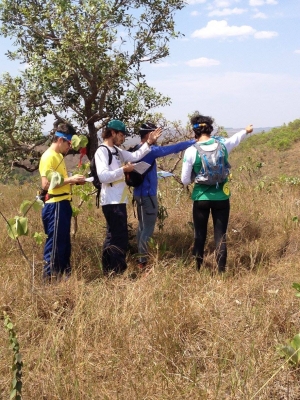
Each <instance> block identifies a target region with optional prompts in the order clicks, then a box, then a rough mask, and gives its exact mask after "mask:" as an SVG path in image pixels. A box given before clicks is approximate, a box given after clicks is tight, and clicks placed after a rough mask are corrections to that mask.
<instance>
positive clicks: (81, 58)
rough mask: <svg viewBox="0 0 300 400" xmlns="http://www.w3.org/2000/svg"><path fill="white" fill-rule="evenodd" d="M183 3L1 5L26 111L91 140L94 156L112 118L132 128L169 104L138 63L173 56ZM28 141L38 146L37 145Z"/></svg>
mask: <svg viewBox="0 0 300 400" xmlns="http://www.w3.org/2000/svg"><path fill="white" fill-rule="evenodd" d="M184 5H185V1H180V0H152V1H149V0H135V1H123V0H105V1H103V0H51V1H50V0H43V1H40V0H0V20H1V23H2V27H1V31H2V34H3V35H4V36H6V37H10V38H12V39H13V40H14V44H15V46H16V50H15V51H14V52H11V51H9V52H8V57H9V58H10V59H12V60H17V59H18V60H20V61H21V62H22V63H25V64H26V65H27V68H26V69H25V71H24V72H23V73H22V77H21V78H20V82H23V85H25V86H26V87H27V88H28V91H27V92H26V93H27V94H28V95H29V98H28V101H27V104H26V108H22V112H23V113H25V114H26V116H27V115H30V113H31V115H34V117H37V121H39V122H37V123H41V122H40V121H41V120H42V119H43V118H44V116H46V115H48V114H53V116H54V117H55V119H61V120H68V121H70V122H71V123H72V124H73V125H75V126H76V128H77V129H78V131H79V132H80V133H84V134H86V135H87V136H88V138H89V145H88V149H87V150H88V151H87V154H88V157H89V158H91V157H92V155H93V154H94V152H95V150H96V148H97V146H98V138H97V132H98V131H99V130H100V129H101V128H102V127H103V126H105V124H106V123H107V122H108V120H109V119H111V118H119V119H123V120H124V121H127V123H128V124H129V125H130V126H131V127H132V128H134V126H136V125H137V124H138V123H140V121H142V120H143V119H145V118H146V115H147V113H149V112H150V110H151V109H152V108H154V107H157V106H163V105H167V104H168V103H169V98H167V97H165V96H163V95H162V94H160V93H157V92H156V91H155V90H154V89H153V88H151V87H150V86H149V85H148V84H147V82H146V79H145V76H144V74H143V73H142V70H141V65H142V63H145V62H150V63H155V62H157V61H159V60H161V59H163V58H164V57H166V56H168V54H169V46H168V44H169V41H170V39H171V38H175V37H178V35H179V33H178V32H176V31H175V23H174V14H175V12H176V11H178V10H180V9H182V8H183V7H184ZM29 129H31V127H29V126H28V127H27V130H29ZM11 135H13V137H14V136H15V132H13V133H12V134H11ZM30 135H31V137H32V139H34V140H32V141H33V142H35V139H38V137H37V138H35V137H34V135H33V133H31V132H30ZM13 137H12V136H11V138H10V140H11V145H12V142H13V140H12V139H13Z"/></svg>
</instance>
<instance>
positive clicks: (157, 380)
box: [0, 143, 300, 400]
mask: <svg viewBox="0 0 300 400" xmlns="http://www.w3.org/2000/svg"><path fill="white" fill-rule="evenodd" d="M298 160H299V146H298V145H297V143H296V144H294V145H293V147H292V148H291V149H289V150H286V151H284V152H279V151H277V150H274V149H273V150H272V149H269V150H266V149H260V148H259V147H255V146H253V147H252V148H250V149H249V147H248V148H246V149H243V148H242V146H241V147H240V148H238V149H236V150H235V151H234V152H233V153H232V155H231V159H230V161H231V164H232V181H231V189H232V197H231V218H230V224H229V229H228V253H229V254H228V270H227V272H226V273H225V274H224V275H222V276H220V275H218V274H216V273H215V263H214V255H213V251H214V247H213V236H212V228H211V225H210V229H209V236H208V241H207V246H206V250H207V251H206V255H205V264H204V267H203V268H202V269H201V270H200V272H197V271H196V270H195V268H194V260H193V258H192V257H191V245H192V241H193V230H192V225H191V221H192V217H191V209H192V202H191V200H190V198H189V194H188V193H187V192H186V191H185V190H183V189H182V188H181V187H180V185H179V184H178V183H177V182H176V181H175V180H174V179H167V180H165V181H161V182H160V191H161V193H162V204H163V206H164V207H166V208H167V210H168V217H167V218H166V220H165V221H164V228H163V230H162V231H159V230H158V229H157V231H156V232H155V236H154V238H153V243H152V245H151V262H150V264H151V267H152V268H151V271H150V273H149V274H147V275H142V276H136V277H135V278H134V274H133V273H134V267H135V257H134V253H135V251H136V250H135V240H134V231H135V228H136V225H137V221H136V219H135V217H134V213H133V209H132V207H131V205H130V204H129V206H128V211H129V222H130V224H131V225H132V234H133V237H132V239H131V249H130V252H129V253H128V265H129V268H128V272H126V273H125V275H124V276H120V277H115V278H111V279H108V278H104V277H103V276H102V272H101V262H100V260H101V246H102V240H103V237H104V232H105V223H104V218H103V216H102V212H101V209H100V210H98V209H96V208H95V207H94V199H93V207H92V208H88V207H85V206H83V207H82V211H81V213H80V215H79V217H78V231H77V234H76V236H75V237H74V238H73V252H72V265H73V275H72V277H71V279H69V280H68V281H66V282H60V283H53V284H50V285H49V284H48V285H45V284H43V282H42V280H41V271H42V247H41V246H38V245H37V244H35V242H34V241H33V239H32V238H31V237H30V236H28V237H21V238H20V242H21V244H22V246H23V248H24V250H25V253H26V255H27V256H28V258H29V260H30V263H31V264H32V266H34V268H33V267H32V266H30V265H29V264H28V263H27V262H26V260H24V258H23V257H22V256H21V254H20V251H19V248H18V246H17V243H16V242H14V241H13V240H11V239H10V238H8V236H7V234H6V226H5V222H4V220H3V219H1V222H0V257H1V264H0V307H1V308H0V312H1V315H2V311H6V312H7V313H8V314H9V316H10V318H11V320H12V322H13V324H14V325H15V329H16V331H17V335H18V340H19V343H20V350H21V353H22V357H23V362H24V366H23V391H22V394H23V399H26V400H58V399H59V400H81V399H82V400H88V399H91V400H98V399H99V400H105V399H107V400H117V399H118V400H128V399H136V400H169V399H170V400H171V399H172V400H175V399H176V400H187V399H199V400H215V399H218V400H219V399H220V400H251V399H261V400H267V399H274V400H296V399H300V386H299V378H300V373H299V370H298V369H297V368H295V367H292V366H290V365H289V364H288V363H287V362H286V361H285V359H283V358H281V357H280V356H279V354H278V351H277V350H276V348H277V346H279V345H282V344H284V343H285V342H286V340H287V339H291V338H292V337H293V336H294V335H295V334H297V333H299V331H300V299H298V298H297V297H296V296H295V290H294V289H293V288H292V284H293V282H300V274H299V271H300V262H299V256H300V238H299V236H300V235H299V220H300V186H299V184H296V183H297V181H296V180H295V179H294V180H293V179H292V178H297V177H299V161H298ZM179 171H180V170H179V169H178V173H179ZM282 176H285V179H283V178H282ZM287 178H290V179H287ZM35 191H36V186H35V185H34V184H27V185H23V186H18V185H7V186H4V185H2V186H0V194H1V196H0V210H1V212H2V213H3V214H4V215H5V216H6V217H7V218H11V217H14V216H15V215H17V214H18V209H19V206H20V204H21V202H22V200H24V199H34V196H35ZM77 203H78V199H77V198H75V199H74V204H75V205H76V204H77ZM29 220H30V230H31V232H32V233H34V232H35V231H38V232H40V231H42V224H41V218H40V215H39V213H35V212H30V215H29ZM2 322H3V321H2ZM0 326H1V328H0V331H1V335H0V349H1V351H0V398H1V399H7V398H9V392H10V383H11V360H12V350H11V349H10V348H9V341H8V334H7V331H6V330H5V329H4V326H3V323H2V324H1V325H0Z"/></svg>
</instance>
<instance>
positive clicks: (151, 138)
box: [147, 128, 163, 145]
mask: <svg viewBox="0 0 300 400" xmlns="http://www.w3.org/2000/svg"><path fill="white" fill-rule="evenodd" d="M162 131H163V129H162V128H157V129H155V131H152V132H150V133H149V136H148V140H147V143H148V144H149V145H151V144H153V143H155V142H156V141H157V139H158V138H159V137H160V135H161V134H162Z"/></svg>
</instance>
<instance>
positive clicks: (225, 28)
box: [191, 20, 278, 39]
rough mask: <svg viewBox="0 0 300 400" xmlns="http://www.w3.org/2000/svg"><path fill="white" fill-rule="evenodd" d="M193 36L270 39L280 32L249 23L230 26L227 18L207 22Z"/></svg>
mask: <svg viewBox="0 0 300 400" xmlns="http://www.w3.org/2000/svg"><path fill="white" fill-rule="evenodd" d="M191 36H192V37H193V38H200V39H211V38H226V37H247V36H254V38H255V39H270V38H272V37H275V36H278V33H277V32H272V31H257V30H256V29H254V28H252V27H251V26H249V25H242V26H235V25H232V26H229V25H228V22H227V21H225V20H222V21H216V20H212V21H209V22H208V23H207V25H206V27H204V28H202V29H198V30H196V31H194V32H193V33H192V35H191Z"/></svg>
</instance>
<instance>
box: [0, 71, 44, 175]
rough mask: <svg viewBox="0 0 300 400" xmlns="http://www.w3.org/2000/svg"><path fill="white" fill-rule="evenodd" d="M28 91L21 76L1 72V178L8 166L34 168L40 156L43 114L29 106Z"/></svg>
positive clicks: (30, 94) (31, 169)
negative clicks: (13, 76)
mask: <svg viewBox="0 0 300 400" xmlns="http://www.w3.org/2000/svg"><path fill="white" fill-rule="evenodd" d="M31 96H32V92H31V90H30V88H29V87H28V86H27V85H26V84H25V83H24V81H23V80H22V78H20V77H17V78H12V77H11V76H10V75H9V74H4V75H3V76H2V79H0V160H1V163H0V174H1V179H5V176H6V173H7V172H8V171H9V170H10V169H11V167H12V166H15V167H20V168H23V169H25V170H26V171H30V172H31V171H34V170H35V169H36V167H37V165H38V161H39V159H40V156H41V150H39V147H38V146H39V145H40V144H42V143H44V142H45V140H46V138H45V137H44V136H43V135H42V133H41V132H42V124H43V122H44V117H43V115H42V114H41V110H39V109H38V108H34V107H29V102H30V97H31Z"/></svg>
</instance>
